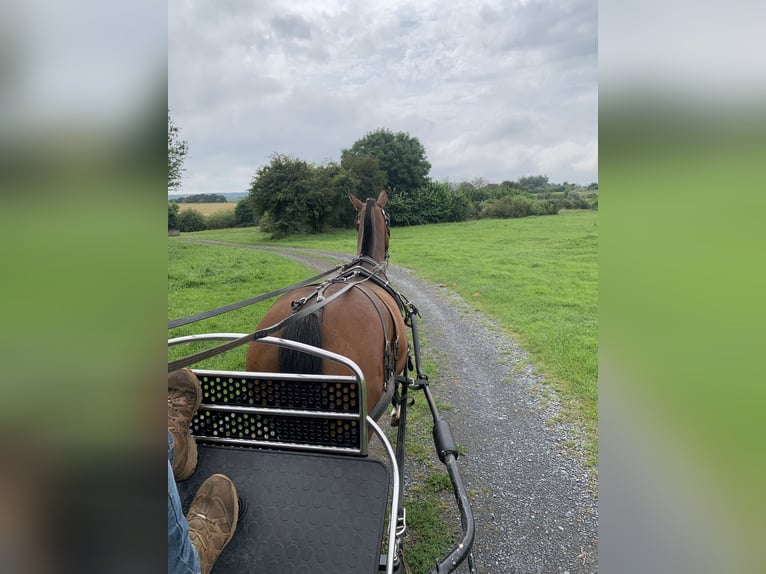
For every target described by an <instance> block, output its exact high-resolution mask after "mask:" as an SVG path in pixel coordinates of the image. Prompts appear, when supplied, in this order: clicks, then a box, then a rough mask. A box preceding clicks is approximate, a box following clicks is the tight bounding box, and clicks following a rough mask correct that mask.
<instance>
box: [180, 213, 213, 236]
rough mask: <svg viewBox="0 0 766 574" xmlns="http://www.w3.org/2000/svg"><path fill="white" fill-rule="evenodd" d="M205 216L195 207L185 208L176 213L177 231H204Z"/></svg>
mask: <svg viewBox="0 0 766 574" xmlns="http://www.w3.org/2000/svg"><path fill="white" fill-rule="evenodd" d="M205 228H206V226H205V216H204V215H202V214H201V213H200V212H199V211H197V210H196V209H185V210H184V211H182V212H181V213H179V214H178V229H179V231H204V230H205Z"/></svg>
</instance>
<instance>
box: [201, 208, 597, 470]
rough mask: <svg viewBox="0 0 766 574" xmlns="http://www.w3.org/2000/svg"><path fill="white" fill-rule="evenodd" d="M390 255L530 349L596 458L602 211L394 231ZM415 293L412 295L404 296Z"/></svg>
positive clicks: (344, 245)
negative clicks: (599, 241) (480, 313)
mask: <svg viewBox="0 0 766 574" xmlns="http://www.w3.org/2000/svg"><path fill="white" fill-rule="evenodd" d="M193 236H198V237H205V238H209V239H219V240H224V241H230V242H238V243H246V244H265V245H277V244H278V245H284V246H299V247H308V248H314V249H324V250H330V251H338V252H341V253H353V252H354V251H355V250H356V232H355V231H354V230H347V231H338V232H334V233H330V234H326V235H317V236H301V237H292V238H289V239H286V240H282V241H279V242H274V241H270V240H269V239H268V237H267V235H266V234H263V233H261V232H259V231H257V230H254V229H237V230H219V231H208V232H202V233H195V234H193ZM390 249H391V261H392V262H393V263H395V264H397V265H403V266H405V267H410V268H413V269H415V270H416V271H417V272H418V274H419V275H420V276H421V277H423V278H425V279H429V280H431V281H434V282H436V283H442V284H445V285H447V286H448V287H449V288H450V289H452V290H453V291H455V292H457V293H458V294H460V295H461V296H462V297H463V298H464V299H465V300H466V301H467V302H468V303H470V304H471V305H473V306H474V307H476V308H477V309H479V310H481V311H482V312H483V313H485V314H486V315H488V316H489V317H491V318H493V319H494V320H496V321H497V322H498V323H499V324H500V325H501V326H502V327H504V328H505V329H506V330H507V331H508V333H510V334H511V335H512V336H513V337H514V338H515V339H516V340H517V341H518V343H519V344H520V345H521V346H522V348H524V350H526V351H527V352H528V353H529V355H530V360H531V361H532V363H533V364H534V365H535V366H536V367H537V368H538V369H539V370H541V371H542V373H543V374H545V375H546V378H547V380H548V381H549V382H550V384H552V385H553V387H554V388H555V389H556V390H557V391H558V392H559V394H560V396H561V397H562V398H563V400H564V402H565V405H564V406H565V411H566V413H567V417H569V418H574V419H575V420H577V421H578V423H579V424H580V425H581V426H582V427H583V429H584V430H585V432H586V435H587V441H588V444H587V445H586V450H587V452H586V457H587V461H586V462H588V463H589V464H596V463H597V461H598V358H597V353H598V320H597V316H598V213H597V212H593V211H563V212H561V213H560V214H559V215H557V216H547V217H528V218H524V219H506V220H480V221H468V222H463V223H451V224H440V225H425V226H416V227H400V228H394V229H392V230H391V248H390ZM405 295H408V296H410V297H412V295H411V294H405Z"/></svg>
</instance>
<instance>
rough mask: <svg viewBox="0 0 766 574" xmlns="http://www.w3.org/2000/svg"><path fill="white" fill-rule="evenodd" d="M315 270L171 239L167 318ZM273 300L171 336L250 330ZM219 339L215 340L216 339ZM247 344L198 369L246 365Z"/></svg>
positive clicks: (175, 351)
mask: <svg viewBox="0 0 766 574" xmlns="http://www.w3.org/2000/svg"><path fill="white" fill-rule="evenodd" d="M310 276H311V274H310V273H307V270H306V268H305V267H303V266H302V265H299V264H297V263H294V262H292V261H289V260H287V259H285V258H284V257H279V256H277V255H272V254H269V253H264V252H262V251H255V250H251V249H232V248H231V247H222V246H215V245H191V244H188V243H183V242H181V241H179V240H178V238H169V239H168V318H169V319H177V318H180V317H186V316H189V315H193V314H195V313H200V312H202V311H207V310H209V309H214V308H216V307H221V306H223V305H227V304H229V303H234V302H236V301H241V300H243V299H247V298H250V297H254V296H256V295H260V294H262V293H268V292H269V291H272V290H273V289H274V288H275V287H280V286H285V285H290V284H292V283H296V282H298V281H301V280H303V279H306V277H310ZM273 303H274V299H271V300H268V301H264V302H262V303H259V304H256V305H251V306H248V307H245V308H243V309H239V310H237V311H233V312H229V313H224V314H223V315H219V316H217V317H211V318H210V319H205V320H204V321H201V322H199V323H193V324H191V325H186V326H183V327H178V328H176V329H173V330H172V331H171V332H169V335H168V337H171V336H172V337H180V336H182V335H191V334H196V333H221V332H227V333H228V332H234V333H249V332H252V331H253V330H254V329H255V325H256V323H257V322H258V319H260V317H261V316H262V315H263V314H264V313H265V312H266V310H267V309H268V308H269V307H270V306H271V305H272V304H273ZM212 344H215V343H212ZM209 346H211V343H193V344H183V345H179V346H175V347H172V348H171V349H170V357H171V358H178V357H180V356H183V355H186V354H189V353H192V352H194V351H197V350H200V349H202V348H205V347H209ZM244 359H245V347H242V348H239V349H233V350H231V351H229V352H228V353H226V354H224V355H221V356H218V357H213V358H211V359H208V360H207V361H205V362H202V363H199V364H195V368H209V369H227V370H242V369H244V366H245V360H244Z"/></svg>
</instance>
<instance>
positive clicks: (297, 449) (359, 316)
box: [168, 192, 474, 574]
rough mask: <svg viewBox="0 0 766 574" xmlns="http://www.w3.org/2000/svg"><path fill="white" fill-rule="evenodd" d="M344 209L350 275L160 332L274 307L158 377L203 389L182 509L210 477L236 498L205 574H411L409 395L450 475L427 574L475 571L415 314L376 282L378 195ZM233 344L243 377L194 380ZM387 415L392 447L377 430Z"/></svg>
mask: <svg viewBox="0 0 766 574" xmlns="http://www.w3.org/2000/svg"><path fill="white" fill-rule="evenodd" d="M352 202H353V203H354V206H355V208H356V209H357V213H358V219H357V226H358V229H359V234H358V235H359V238H358V250H357V254H358V255H357V257H356V258H355V259H354V260H353V261H352V262H351V263H349V264H348V265H342V266H340V265H339V266H337V267H335V268H333V269H330V270H328V271H326V272H325V273H322V274H320V275H317V276H315V277H312V278H310V279H307V280H306V281H303V282H301V283H300V284H298V285H293V286H289V287H285V288H283V289H280V290H278V291H275V292H272V293H267V294H265V295H261V296H258V297H254V298H252V299H249V300H246V301H242V302H239V303H236V304H233V305H228V306H226V307H222V308H220V309H214V310H212V311H207V312H205V313H200V314H199V315H195V316H193V317H187V318H184V319H178V320H175V321H171V322H170V323H169V325H168V326H169V328H171V329H172V328H175V327H178V326H181V325H186V324H189V323H192V322H194V321H198V320H201V319H204V318H208V317H211V316H213V315H216V314H220V313H224V312H227V311H231V310H233V309H237V308H241V307H243V306H246V305H249V304H252V303H255V302H258V301H261V300H265V299H267V298H271V297H275V296H277V295H282V297H281V298H280V299H279V300H278V301H277V302H276V303H275V304H274V305H273V306H272V308H271V309H270V310H269V312H268V313H267V314H266V315H265V316H264V317H263V319H262V320H261V322H260V323H259V324H258V325H257V326H256V330H255V331H254V332H252V333H247V334H242V333H206V334H199V335H190V336H184V337H175V338H171V339H170V340H169V341H168V345H169V346H176V345H182V344H186V343H190V342H198V341H218V342H219V343H218V344H216V345H215V346H212V347H207V348H205V349H204V350H202V351H199V352H196V353H192V354H189V355H187V356H184V357H181V358H179V359H175V360H172V361H169V363H168V371H169V372H170V371H173V370H176V369H179V368H183V367H190V368H192V370H193V371H194V372H195V374H196V375H197V377H198V378H199V380H200V383H201V386H202V389H203V400H202V404H201V406H200V408H199V409H198V411H197V413H196V415H195V417H194V419H193V421H192V425H191V431H192V435H193V436H194V437H195V440H196V442H197V444H198V452H199V459H198V460H199V462H198V467H197V470H196V472H195V473H194V474H193V475H192V477H191V478H190V479H188V480H186V481H182V482H179V483H178V488H179V494H180V496H181V500H182V502H184V503H185V504H186V505H188V503H189V502H190V500H191V497H192V496H193V493H194V492H195V491H196V490H197V488H198V487H199V485H200V484H201V483H202V482H203V481H204V480H205V479H206V478H207V477H208V476H210V475H211V474H214V473H223V474H226V475H228V476H229V477H230V478H231V479H232V480H233V482H234V483H235V484H236V485H237V492H238V495H239V506H240V509H239V522H238V526H237V532H236V534H235V536H234V538H233V539H232V541H231V543H230V544H229V545H228V546H227V547H226V549H225V550H224V552H223V553H222V554H221V556H220V558H219V559H218V561H217V562H216V564H215V566H214V568H213V572H214V573H217V572H218V573H224V572H257V573H269V574H272V573H279V572H311V573H323V572H327V573H339V572H344V573H354V574H356V573H375V572H386V573H388V574H392V573H402V572H410V570H409V567H408V565H407V562H406V552H405V535H406V532H407V515H406V509H405V507H404V506H403V494H404V489H405V487H406V480H405V473H404V465H405V458H406V452H405V437H406V432H407V409H408V406H410V405H411V401H412V398H413V396H414V395H415V393H418V392H422V393H423V395H424V397H425V400H426V401H427V404H428V406H429V410H430V412H431V416H432V418H433V439H434V447H435V450H436V453H437V455H438V457H439V460H440V461H441V462H442V464H444V465H445V467H446V470H447V473H448V475H449V478H450V481H451V484H452V488H453V492H454V495H455V502H456V505H457V508H458V511H459V514H460V524H461V530H462V533H461V534H460V536H459V539H458V540H456V541H455V544H454V547H453V548H452V549H451V550H450V551H449V552H448V553H447V555H446V556H444V557H443V558H442V559H441V560H440V561H439V562H438V563H437V564H436V565H435V566H434V569H433V570H432V572H438V573H441V572H453V571H455V570H456V569H457V568H458V567H459V566H460V565H461V564H462V563H463V562H464V561H467V564H468V568H469V570H470V571H471V572H474V564H473V557H472V555H471V547H472V544H473V538H474V521H473V515H472V512H471V507H470V503H469V500H468V497H467V494H466V490H465V487H464V485H463V482H462V479H461V477H460V472H459V469H458V464H457V459H458V449H457V446H456V443H455V440H454V438H453V437H452V434H451V431H450V428H449V425H448V423H447V422H446V421H445V420H444V419H443V418H442V417H441V415H440V413H439V410H438V408H437V406H436V402H435V400H434V398H433V395H432V394H431V390H430V387H429V381H428V377H427V376H426V374H425V373H424V372H423V370H422V368H421V357H420V343H419V337H418V326H417V317H418V311H417V308H416V307H415V306H414V305H413V304H412V303H410V302H409V301H408V300H407V298H406V297H404V296H403V295H401V294H400V293H398V292H396V291H395V290H394V289H393V288H392V287H391V285H390V283H389V282H388V280H387V279H386V277H385V265H386V264H387V260H388V240H389V226H388V218H387V215H386V213H385V211H384V209H383V207H384V206H385V203H386V195H385V192H381V194H380V195H379V196H378V198H377V199H368V200H367V202H366V203H364V202H361V201H360V200H358V199H356V198H352ZM320 279H323V280H322V281H320ZM220 341H223V342H220ZM245 344H247V345H249V347H248V352H247V359H246V366H245V370H243V371H220V370H208V369H200V368H195V364H197V363H199V362H200V361H203V360H204V359H207V358H209V357H211V356H214V355H216V354H219V353H223V352H226V351H228V350H230V349H233V348H236V347H239V346H243V345H245ZM389 408H392V411H391V427H392V431H391V432H392V435H395V436H393V437H392V438H393V441H392V440H389V438H388V436H387V434H386V432H384V430H383V429H382V428H381V426H380V425H379V424H378V420H379V419H380V417H381V416H383V413H384V412H386V411H387V410H388V409H389ZM392 442H393V445H392Z"/></svg>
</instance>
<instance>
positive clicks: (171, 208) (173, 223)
mask: <svg viewBox="0 0 766 574" xmlns="http://www.w3.org/2000/svg"><path fill="white" fill-rule="evenodd" d="M171 229H178V204H177V203H176V202H175V201H168V231H170V230H171Z"/></svg>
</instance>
